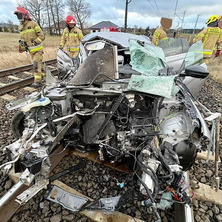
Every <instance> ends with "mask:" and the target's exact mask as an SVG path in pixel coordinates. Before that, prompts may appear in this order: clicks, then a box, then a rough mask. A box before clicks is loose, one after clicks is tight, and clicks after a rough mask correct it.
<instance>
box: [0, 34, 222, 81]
mask: <svg viewBox="0 0 222 222" xmlns="http://www.w3.org/2000/svg"><path fill="white" fill-rule="evenodd" d="M18 40H19V34H15V33H3V32H0V70H3V69H8V68H13V67H16V66H21V65H26V64H31V63H32V62H31V59H30V56H29V53H25V52H24V53H19V52H18ZM59 42H60V37H58V36H53V37H52V36H46V38H45V41H44V42H43V46H44V60H49V59H55V58H56V54H57V50H58V48H59ZM221 65H222V54H221V55H220V57H219V58H213V59H212V61H211V64H209V65H208V67H209V70H210V73H211V77H212V78H213V79H214V80H216V81H217V82H219V83H221V84H222V73H221V72H222V71H221V70H220V68H221Z"/></svg>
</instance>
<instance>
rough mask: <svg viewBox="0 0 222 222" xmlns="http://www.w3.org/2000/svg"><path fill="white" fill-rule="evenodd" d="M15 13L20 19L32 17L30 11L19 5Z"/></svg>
mask: <svg viewBox="0 0 222 222" xmlns="http://www.w3.org/2000/svg"><path fill="white" fill-rule="evenodd" d="M14 14H16V15H17V17H18V19H19V20H24V19H28V20H30V19H31V18H30V15H29V13H28V11H27V10H26V9H25V8H22V7H17V8H16V10H15V11H14Z"/></svg>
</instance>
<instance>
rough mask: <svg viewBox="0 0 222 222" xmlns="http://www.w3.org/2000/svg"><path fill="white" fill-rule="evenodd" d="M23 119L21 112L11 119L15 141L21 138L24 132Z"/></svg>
mask: <svg viewBox="0 0 222 222" xmlns="http://www.w3.org/2000/svg"><path fill="white" fill-rule="evenodd" d="M24 119H25V115H24V113H23V112H21V111H18V112H17V113H16V114H15V115H14V116H13V118H12V125H11V129H12V133H13V135H14V137H15V138H16V139H19V138H20V137H21V136H22V133H23V131H24V128H25V127H24Z"/></svg>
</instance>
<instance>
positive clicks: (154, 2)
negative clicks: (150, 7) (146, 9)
mask: <svg viewBox="0 0 222 222" xmlns="http://www.w3.org/2000/svg"><path fill="white" fill-rule="evenodd" d="M154 3H155V5H156V8H157V12H158V13H159V15H160V17H161V14H160V10H159V7H158V5H157V3H156V0H154Z"/></svg>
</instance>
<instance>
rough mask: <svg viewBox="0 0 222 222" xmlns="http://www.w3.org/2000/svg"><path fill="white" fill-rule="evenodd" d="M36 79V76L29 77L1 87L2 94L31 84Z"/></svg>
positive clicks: (53, 72)
mask: <svg viewBox="0 0 222 222" xmlns="http://www.w3.org/2000/svg"><path fill="white" fill-rule="evenodd" d="M51 73H52V74H54V75H55V74H56V73H57V70H56V69H54V70H52V71H51ZM33 81H34V76H30V77H27V78H25V79H21V80H18V81H15V82H12V83H9V84H6V85H3V86H1V87H0V95H4V94H5V93H8V92H11V91H13V90H15V89H19V88H22V87H25V86H28V85H31V84H32V83H33Z"/></svg>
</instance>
